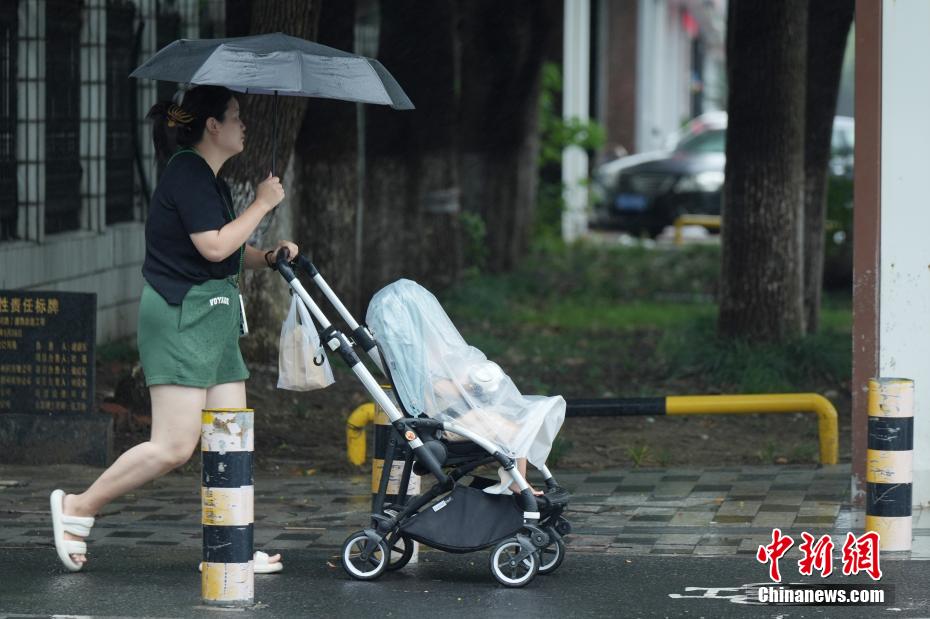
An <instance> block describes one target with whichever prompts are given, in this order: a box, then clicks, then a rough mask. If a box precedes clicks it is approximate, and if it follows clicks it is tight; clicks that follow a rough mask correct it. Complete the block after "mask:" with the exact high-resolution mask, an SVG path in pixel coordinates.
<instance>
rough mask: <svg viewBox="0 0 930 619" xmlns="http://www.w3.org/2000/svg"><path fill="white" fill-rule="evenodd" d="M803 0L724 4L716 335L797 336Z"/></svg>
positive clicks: (733, 0)
mask: <svg viewBox="0 0 930 619" xmlns="http://www.w3.org/2000/svg"><path fill="white" fill-rule="evenodd" d="M806 39H807V2H805V1H804V0H780V1H779V2H757V1H755V0H731V2H730V4H729V8H728V27H727V62H728V74H729V104H728V111H729V123H728V124H729V126H728V128H727V147H726V151H727V164H726V179H727V180H726V185H725V187H724V204H723V241H722V271H721V299H720V315H719V322H718V329H719V331H720V333H721V334H722V335H724V336H727V337H735V338H745V339H749V340H768V341H783V340H787V339H791V338H794V337H798V336H800V335H801V334H802V332H803V330H804V312H803V279H802V266H803V254H802V232H801V218H802V207H803V203H804V109H805V95H804V93H805V55H806V47H807V45H806Z"/></svg>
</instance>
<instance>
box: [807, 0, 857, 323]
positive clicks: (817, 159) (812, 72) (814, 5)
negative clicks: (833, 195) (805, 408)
mask: <svg viewBox="0 0 930 619" xmlns="http://www.w3.org/2000/svg"><path fill="white" fill-rule="evenodd" d="M854 9H855V1H854V0H831V1H830V2H822V1H821V2H817V1H813V2H810V4H809V5H808V32H809V36H808V39H807V104H806V127H807V140H806V141H805V143H804V314H805V317H806V326H807V331H808V333H815V332H816V331H817V329H818V327H819V326H820V293H821V289H822V288H823V262H824V225H825V220H826V210H827V181H828V178H829V176H828V170H827V168H828V165H829V161H830V144H831V139H832V135H833V117H834V116H835V115H836V97H837V93H838V92H839V87H840V76H841V73H842V68H843V53H844V52H845V50H846V38H847V37H848V36H849V27H850V26H851V25H852V20H853V12H854Z"/></svg>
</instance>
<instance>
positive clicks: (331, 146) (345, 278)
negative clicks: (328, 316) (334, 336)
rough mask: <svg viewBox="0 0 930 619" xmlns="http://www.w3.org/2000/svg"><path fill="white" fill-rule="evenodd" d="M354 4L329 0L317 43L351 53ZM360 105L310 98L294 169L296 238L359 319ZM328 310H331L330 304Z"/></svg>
mask: <svg viewBox="0 0 930 619" xmlns="http://www.w3.org/2000/svg"><path fill="white" fill-rule="evenodd" d="M355 16H356V2H355V1H354V0H345V1H341V2H327V3H326V4H324V5H323V7H322V10H321V11H320V19H319V30H318V39H317V40H318V41H319V42H320V43H322V44H323V45H329V46H331V47H335V48H337V49H342V50H346V51H352V49H353V46H354V41H355ZM356 118H357V105H356V104H353V103H348V102H346V101H329V100H326V99H311V100H310V101H309V102H308V104H307V109H306V111H305V113H304V119H303V124H302V126H301V128H300V133H299V134H298V137H297V145H296V148H295V151H294V153H295V167H296V169H297V176H298V184H299V187H298V189H297V192H296V194H295V198H294V200H295V201H296V203H297V204H300V209H299V211H298V217H297V229H298V231H299V232H298V236H300V237H301V239H302V240H303V242H304V244H305V250H306V253H309V254H310V256H311V259H312V260H313V262H314V264H315V265H316V266H317V268H319V269H320V272H321V273H322V275H323V277H324V278H325V279H326V281H327V283H329V285H330V286H331V287H332V289H333V290H334V291H335V292H336V294H337V295H339V298H340V299H341V300H342V302H343V303H344V304H345V305H346V307H347V308H349V310H350V311H351V312H352V313H353V315H354V316H355V318H356V319H357V320H360V319H362V318H363V317H364V316H363V314H362V312H363V310H364V308H363V307H362V306H361V303H360V295H359V282H358V278H357V276H356V273H357V272H356V267H357V264H356V245H357V243H356V238H355V235H356V222H357V218H356V215H357V213H356V211H357V206H358V203H357V199H358V173H359V172H358V127H357V124H356ZM327 313H328V308H327Z"/></svg>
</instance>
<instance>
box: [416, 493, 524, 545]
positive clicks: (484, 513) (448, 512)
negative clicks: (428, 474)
mask: <svg viewBox="0 0 930 619" xmlns="http://www.w3.org/2000/svg"><path fill="white" fill-rule="evenodd" d="M521 528H523V510H522V509H520V507H519V506H518V505H517V503H516V501H514V498H513V496H510V495H496V494H486V493H485V492H482V491H481V490H478V489H477V488H471V487H469V486H463V485H456V486H455V488H454V489H453V490H452V492H451V494H449V496H447V497H446V498H444V499H443V500H441V501H439V502H437V503H435V504H434V505H433V506H432V507H430V508H428V509H424V510H423V511H421V512H419V513H417V514H414V515H412V516H411V517H410V518H409V519H408V520H407V521H406V522H404V523H403V524H402V525H401V527H400V530H401V532H402V533H403V534H404V535H405V536H406V537H409V538H410V539H412V540H416V541H418V542H422V543H424V544H426V545H428V546H432V547H433V548H438V549H439V550H445V551H446V552H472V551H475V550H481V549H482V548H487V547H488V546H493V545H494V544H496V543H498V542H500V541H501V540H503V539H504V538H507V537H510V536H512V535H513V534H514V533H516V532H517V531H519V530H520V529H521Z"/></svg>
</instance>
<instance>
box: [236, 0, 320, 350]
mask: <svg viewBox="0 0 930 619" xmlns="http://www.w3.org/2000/svg"><path fill="white" fill-rule="evenodd" d="M320 3H321V0H269V1H267V2H253V3H252V4H251V15H250V19H249V33H243V32H230V33H229V34H230V36H237V35H243V34H265V33H271V32H284V33H285V34H290V35H293V36H296V37H301V38H304V39H310V40H312V39H314V38H315V37H316V22H317V18H318V15H319V11H320ZM238 6H240V7H241V6H242V5H238ZM231 23H233V24H240V27H241V24H243V23H244V21H243V20H241V19H238V20H232V22H231ZM237 97H238V98H239V101H240V104H241V106H242V116H243V119H244V121H245V124H246V135H247V139H246V149H245V151H243V152H242V153H241V154H240V155H239V156H237V157H234V158H233V159H230V160H229V161H228V162H227V164H226V165H225V166H223V169H222V170H221V174H222V176H223V177H224V178H225V179H226V181H227V182H228V183H229V186H230V189H231V190H232V195H233V201H234V207H235V209H236V211H237V212H239V211H241V210H242V209H243V208H245V207H246V206H248V204H249V203H251V201H252V199H253V198H254V196H255V184H256V183H257V182H259V181H261V180H262V179H263V178H264V177H266V176H267V175H268V172H269V171H270V170H271V152H272V148H271V144H272V120H273V117H272V111H273V105H274V97H271V96H267V95H237ZM306 102H307V100H306V99H305V98H303V97H278V104H277V126H278V131H277V169H276V170H275V173H276V174H277V175H279V176H281V177H282V179H283V182H284V184H285V192H286V193H287V192H290V191H292V190H293V184H292V183H291V182H290V180H291V179H289V178H288V175H287V174H284V172H285V171H287V170H288V169H292V167H291V166H290V159H291V153H292V151H293V149H294V141H295V138H296V135H297V131H298V129H299V128H300V123H301V121H302V119H303V113H304V109H305V107H306ZM291 176H292V175H291ZM296 211H297V205H296V203H295V202H294V200H293V198H292V197H290V196H289V197H286V198H285V199H284V202H283V203H282V204H281V205H279V206H278V207H277V208H276V209H275V210H274V211H273V212H272V213H271V214H269V215H267V216H266V217H265V219H264V220H263V222H262V224H261V225H260V226H259V228H258V229H257V230H256V231H255V234H253V235H252V238H251V239H250V243H252V244H254V245H256V246H258V247H263V246H266V245H273V244H274V243H276V242H277V241H278V240H280V239H283V238H293V236H292V235H293V231H294V223H295V222H294V219H295V213H296ZM293 240H295V241H297V242H298V244H300V239H293ZM270 275H271V274H270V272H262V273H250V274H249V276H248V277H246V278H244V281H243V283H242V288H243V294H244V296H245V298H246V303H247V305H246V311H247V314H248V321H249V331H250V333H249V336H248V337H246V338H244V339H243V340H242V349H243V352H244V353H245V354H246V356H247V357H249V358H250V359H253V360H256V361H270V360H271V359H274V358H275V356H276V355H277V349H278V335H279V332H280V327H281V321H282V320H283V318H284V314H285V312H286V310H287V307H288V298H287V289H286V287H285V286H284V285H283V282H282V281H281V279H280V277H278V276H274V277H271V276H270Z"/></svg>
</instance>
